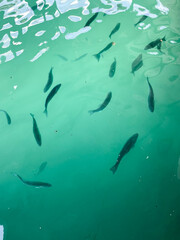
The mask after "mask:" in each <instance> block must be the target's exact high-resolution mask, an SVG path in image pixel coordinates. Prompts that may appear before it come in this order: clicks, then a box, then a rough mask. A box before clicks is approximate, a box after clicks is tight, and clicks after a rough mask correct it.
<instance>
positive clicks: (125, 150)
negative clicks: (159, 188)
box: [110, 133, 139, 174]
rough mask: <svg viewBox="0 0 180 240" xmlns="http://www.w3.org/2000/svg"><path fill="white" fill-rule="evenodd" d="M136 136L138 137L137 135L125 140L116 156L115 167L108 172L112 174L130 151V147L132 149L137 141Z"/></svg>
mask: <svg viewBox="0 0 180 240" xmlns="http://www.w3.org/2000/svg"><path fill="white" fill-rule="evenodd" d="M138 135H139V134H138V133H136V134H134V135H132V136H131V137H130V138H129V139H128V140H127V142H126V143H125V145H124V146H123V148H122V150H121V151H120V153H119V155H118V158H117V161H116V163H115V165H114V166H113V167H112V168H110V170H111V171H112V172H113V174H114V173H115V172H116V170H117V168H118V166H119V163H120V161H121V159H122V158H123V157H124V156H125V155H126V154H127V153H128V152H129V151H130V150H131V148H132V147H134V145H135V143H136V141H137V138H138Z"/></svg>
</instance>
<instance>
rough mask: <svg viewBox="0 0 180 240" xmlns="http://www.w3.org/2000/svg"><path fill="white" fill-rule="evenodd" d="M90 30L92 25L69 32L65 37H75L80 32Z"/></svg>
mask: <svg viewBox="0 0 180 240" xmlns="http://www.w3.org/2000/svg"><path fill="white" fill-rule="evenodd" d="M90 30H91V27H85V28H81V29H79V30H78V31H77V32H73V33H67V34H66V36H65V39H67V40H69V39H74V38H76V37H77V36H79V35H80V34H82V33H86V32H89V31H90Z"/></svg>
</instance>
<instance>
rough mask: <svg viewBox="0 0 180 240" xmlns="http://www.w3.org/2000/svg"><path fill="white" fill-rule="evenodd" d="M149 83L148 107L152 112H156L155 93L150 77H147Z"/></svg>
mask: <svg viewBox="0 0 180 240" xmlns="http://www.w3.org/2000/svg"><path fill="white" fill-rule="evenodd" d="M147 82H148V85H149V96H148V107H149V110H150V111H151V112H154V92H153V89H152V86H151V84H150V82H149V78H148V77H147Z"/></svg>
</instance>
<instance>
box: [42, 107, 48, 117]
mask: <svg viewBox="0 0 180 240" xmlns="http://www.w3.org/2000/svg"><path fill="white" fill-rule="evenodd" d="M43 113H45V114H46V117H47V116H48V112H47V108H45V110H44V112H43Z"/></svg>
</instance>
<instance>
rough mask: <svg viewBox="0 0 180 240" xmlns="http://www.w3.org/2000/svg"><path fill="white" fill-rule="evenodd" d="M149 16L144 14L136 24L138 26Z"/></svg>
mask: <svg viewBox="0 0 180 240" xmlns="http://www.w3.org/2000/svg"><path fill="white" fill-rule="evenodd" d="M147 17H148V16H146V15H143V16H142V17H141V18H140V20H139V21H138V22H137V23H135V24H134V26H135V27H136V26H137V25H138V24H139V23H142V22H144V20H146V18H147Z"/></svg>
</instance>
